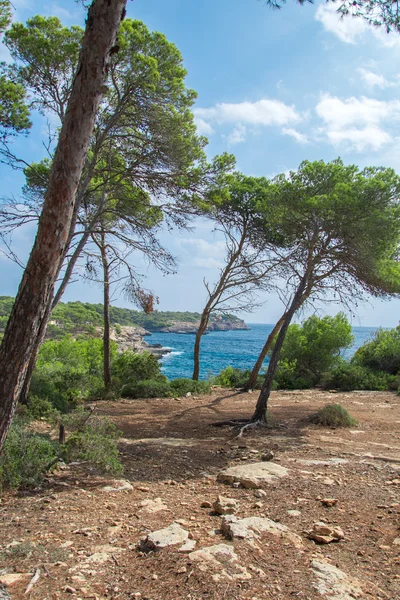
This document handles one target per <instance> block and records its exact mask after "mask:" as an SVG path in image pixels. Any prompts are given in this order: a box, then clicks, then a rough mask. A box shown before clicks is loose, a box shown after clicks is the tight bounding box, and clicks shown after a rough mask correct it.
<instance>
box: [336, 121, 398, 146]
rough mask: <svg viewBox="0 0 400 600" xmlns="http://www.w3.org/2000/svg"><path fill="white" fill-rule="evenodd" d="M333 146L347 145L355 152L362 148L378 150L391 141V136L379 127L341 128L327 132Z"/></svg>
mask: <svg viewBox="0 0 400 600" xmlns="http://www.w3.org/2000/svg"><path fill="white" fill-rule="evenodd" d="M327 135H328V138H329V141H330V142H331V143H332V145H333V146H341V145H343V144H344V145H347V146H349V147H350V148H353V149H354V150H356V151H357V152H363V151H364V150H368V149H371V150H379V149H380V148H382V147H383V146H386V144H389V143H390V142H391V141H392V137H391V136H390V135H389V134H388V133H387V132H386V131H384V130H383V129H381V128H380V127H365V128H364V129H356V128H350V129H342V130H337V131H335V130H331V131H328V132H327Z"/></svg>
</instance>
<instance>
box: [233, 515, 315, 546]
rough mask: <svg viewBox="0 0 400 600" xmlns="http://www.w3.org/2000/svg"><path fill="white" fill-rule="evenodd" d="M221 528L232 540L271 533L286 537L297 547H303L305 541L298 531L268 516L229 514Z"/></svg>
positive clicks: (250, 538) (247, 538)
mask: <svg viewBox="0 0 400 600" xmlns="http://www.w3.org/2000/svg"><path fill="white" fill-rule="evenodd" d="M221 530H222V532H223V533H224V534H225V535H226V536H227V537H228V538H229V539H231V540H233V539H234V538H239V539H244V540H252V539H253V538H259V537H260V535H261V534H262V533H269V534H271V535H274V536H276V537H279V538H282V539H285V540H286V541H288V542H290V543H292V544H293V545H294V546H295V547H296V548H302V547H303V541H302V539H301V537H300V536H299V535H297V533H294V532H293V531H291V530H290V529H289V527H286V525H282V523H276V522H275V521H272V520H271V519H267V518H266V517H246V518H245V519H238V518H237V517H235V516H234V515H227V516H225V517H223V519H222V524H221Z"/></svg>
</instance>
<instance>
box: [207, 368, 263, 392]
mask: <svg viewBox="0 0 400 600" xmlns="http://www.w3.org/2000/svg"><path fill="white" fill-rule="evenodd" d="M250 375H251V371H250V370H249V369H234V368H233V367H231V366H229V367H226V369H223V370H222V371H221V372H220V373H219V374H218V375H217V376H216V378H215V384H216V385H220V386H221V387H227V388H243V387H245V386H246V384H247V382H248V380H249V378H250ZM263 381H264V375H259V376H258V377H257V382H256V385H255V386H254V389H256V390H260V389H261V387H262V384H263Z"/></svg>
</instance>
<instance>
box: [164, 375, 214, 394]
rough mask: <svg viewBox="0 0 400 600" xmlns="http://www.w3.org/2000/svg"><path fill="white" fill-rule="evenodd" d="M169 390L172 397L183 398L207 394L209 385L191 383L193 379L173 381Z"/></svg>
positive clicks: (205, 383) (206, 382)
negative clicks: (186, 395)
mask: <svg viewBox="0 0 400 600" xmlns="http://www.w3.org/2000/svg"><path fill="white" fill-rule="evenodd" d="M170 388H171V391H172V394H173V395H174V396H185V394H188V393H190V394H198V395H201V394H209V393H210V390H211V383H210V382H209V381H193V379H186V378H183V377H182V378H180V379H173V380H172V381H171V382H170Z"/></svg>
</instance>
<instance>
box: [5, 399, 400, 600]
mask: <svg viewBox="0 0 400 600" xmlns="http://www.w3.org/2000/svg"><path fill="white" fill-rule="evenodd" d="M256 399H257V393H256V392H253V393H248V394H240V393H237V392H234V391H227V390H222V389H216V390H214V391H213V393H212V394H211V395H210V396H203V397H200V398H194V397H190V398H181V399H178V400H174V399H153V400H135V401H120V402H112V403H111V402H110V403H106V402H101V403H98V404H97V412H98V413H99V414H102V415H107V416H109V417H110V418H111V419H112V420H113V421H114V422H115V423H116V425H117V426H118V428H119V429H120V430H121V431H122V432H123V438H122V439H121V441H120V450H121V453H122V461H123V464H124V469H125V473H124V479H125V480H127V481H129V482H130V483H131V484H132V486H133V489H129V490H125V491H105V490H104V489H103V488H104V486H106V485H114V483H113V480H111V479H107V478H104V477H99V476H98V475H96V473H95V472H94V471H93V470H91V469H90V468H89V467H88V465H85V464H81V465H69V466H65V465H62V466H61V467H60V468H59V469H58V470H57V472H55V473H54V474H53V475H52V476H51V477H49V480H48V482H47V485H46V486H45V487H44V488H43V489H41V490H38V491H36V492H35V493H30V494H25V495H21V494H20V495H16V494H6V495H4V496H3V498H2V500H1V503H0V523H1V525H0V527H1V528H0V581H2V580H3V581H4V578H5V582H6V583H8V586H7V587H3V588H2V587H1V586H0V599H1V600H3V599H4V600H5V599H7V600H8V599H9V598H11V599H12V600H15V599H18V598H31V599H32V600H33V599H36V600H50V599H52V600H53V599H54V600H55V599H60V600H61V599H68V598H74V599H79V598H82V599H83V598H92V599H98V600H100V599H105V598H107V599H115V600H117V599H124V600H125V599H128V598H138V599H140V600H146V599H147V600H170V599H172V598H174V599H187V600H196V599H200V598H205V599H218V600H219V599H221V600H224V599H226V600H232V599H243V600H245V599H246V600H261V599H263V598H268V599H274V600H291V599H297V598H299V599H301V600H307V599H308V600H316V599H321V598H324V597H325V598H327V599H328V600H330V599H332V600H351V598H356V597H362V598H367V599H370V598H377V599H378V598H384V599H390V600H396V599H397V600H399V599H400V397H399V396H397V395H395V394H392V393H390V392H352V393H336V394H334V393H329V392H321V391H315V390H314V391H311V392H310V391H298V392H274V393H273V394H272V397H271V401H270V415H271V423H270V426H269V427H268V428H266V429H258V430H249V431H248V432H246V433H245V434H244V435H243V437H242V438H237V437H236V434H237V432H236V433H235V432H234V431H233V430H232V428H230V427H222V428H221V427H213V426H212V424H213V423H215V422H216V421H222V420H225V419H229V418H238V417H246V416H250V415H251V413H252V410H253V408H254V404H255V401H256ZM332 402H335V403H336V402H339V403H341V404H342V405H343V406H344V407H346V408H347V409H348V410H349V411H350V413H351V414H352V415H353V416H354V417H355V418H356V419H357V420H358V422H359V425H358V427H354V428H350V429H332V428H324V427H317V426H314V425H310V424H308V423H307V422H306V421H305V418H306V417H307V415H309V414H310V413H311V412H313V411H315V410H316V409H318V408H321V407H322V406H324V405H325V404H327V403H332ZM270 450H272V451H273V452H274V458H273V462H275V463H277V464H279V465H281V466H284V467H286V468H287V469H288V471H289V474H288V476H287V477H284V478H282V479H279V480H276V481H275V482H273V483H269V484H265V485H263V486H262V487H263V490H264V491H265V492H266V495H265V496H264V497H262V498H259V497H257V493H256V492H255V490H254V489H244V488H240V487H239V488H237V487H232V486H229V485H226V484H223V483H218V482H217V480H216V476H217V474H218V472H219V471H220V470H221V469H224V468H226V467H229V466H233V465H237V464H247V463H254V462H259V461H262V460H263V457H264V458H265V456H266V455H267V454H268V452H269V451H270ZM335 459H343V460H339V461H338V460H335ZM318 461H320V462H318ZM219 494H221V495H224V496H228V497H230V498H233V499H236V500H237V501H238V502H239V503H240V508H239V510H238V511H237V513H236V515H237V516H238V517H239V518H242V517H251V516H258V517H268V518H269V519H272V520H273V521H275V522H278V523H281V524H283V525H286V526H287V527H289V528H290V530H291V531H292V532H294V533H296V534H298V535H300V536H301V538H302V541H303V545H302V547H300V548H299V547H296V546H294V545H293V544H292V543H290V541H288V540H287V539H285V538H284V537H277V536H276V535H270V534H268V533H265V534H263V535H262V536H261V538H260V539H257V540H256V541H255V542H254V543H249V542H248V541H246V540H243V539H235V540H233V541H230V540H227V539H226V537H225V536H224V535H223V534H222V532H221V530H220V527H221V516H219V515H217V514H215V513H214V512H213V511H212V509H211V508H209V507H208V508H206V507H202V504H203V503H204V502H205V503H207V502H210V503H212V502H213V501H214V500H215V499H216V498H217V496H218V495H219ZM157 498H160V499H161V500H160V501H157V502H158V503H161V504H162V505H164V508H163V509H162V510H158V511H157V512H151V510H149V509H148V506H149V505H147V507H146V502H145V501H147V500H155V499H157ZM326 498H333V499H335V500H337V503H336V504H335V505H334V506H332V507H327V506H325V505H324V504H323V502H322V500H323V499H326ZM177 520H179V522H180V524H181V526H182V527H183V528H184V529H186V530H187V531H189V532H190V535H189V537H190V538H192V539H193V540H195V541H196V542H197V543H196V548H195V549H196V550H198V549H201V548H204V547H208V546H212V545H215V544H228V545H230V546H232V547H233V549H234V552H235V553H236V555H237V564H239V565H241V566H244V567H245V571H246V573H247V575H246V577H240V576H238V575H237V574H236V575H235V573H234V571H230V569H231V567H230V564H228V563H227V564H226V565H225V567H226V568H225V570H224V573H223V574H222V575H217V576H216V570H215V565H213V564H211V563H210V564H209V565H207V564H206V565H205V566H204V564H203V563H198V562H196V561H194V560H193V559H192V558H191V556H190V555H189V554H186V553H182V552H179V547H178V546H171V547H169V548H166V549H163V550H160V551H158V552H150V553H144V552H141V551H139V549H138V542H139V540H140V539H141V538H143V537H145V536H146V535H147V534H148V533H150V532H151V531H155V530H158V529H161V528H164V527H167V526H169V525H170V524H171V523H173V522H174V521H177ZM316 521H323V522H324V523H326V524H329V525H332V526H339V527H341V529H342V530H343V532H344V539H341V540H340V541H338V542H333V543H330V544H326V545H319V544H317V543H316V542H314V541H312V540H311V539H309V538H308V535H307V532H308V531H309V530H310V529H311V528H312V526H313V523H315V522H316ZM313 560H314V561H315V560H317V561H320V560H322V561H324V564H325V563H327V564H329V565H333V566H335V567H337V568H338V569H340V570H341V571H343V572H344V573H345V574H346V575H347V576H348V577H350V578H351V579H352V580H353V581H355V580H356V581H357V585H356V587H355V588H354V589H355V591H353V592H352V591H350V592H348V593H347V594H346V593H344V592H340V590H339V588H337V589H336V588H335V589H333V590H332V589H331V588H329V586H328V585H327V586H325V587H324V585H319V586H318V585H317V584H318V578H317V577H316V575H315V571H313V570H312V569H311V567H310V565H311V564H312V561H313ZM218 564H219V565H221V563H218ZM202 565H203V566H202ZM222 566H223V565H222ZM222 566H221V569H220V571H222ZM35 574H36V578H35V579H37V581H34V582H33V585H32V586H31V591H28V593H27V594H26V593H25V591H26V589H27V586H28V584H29V582H30V581H31V580H32V578H33V577H34V575H35Z"/></svg>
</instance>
